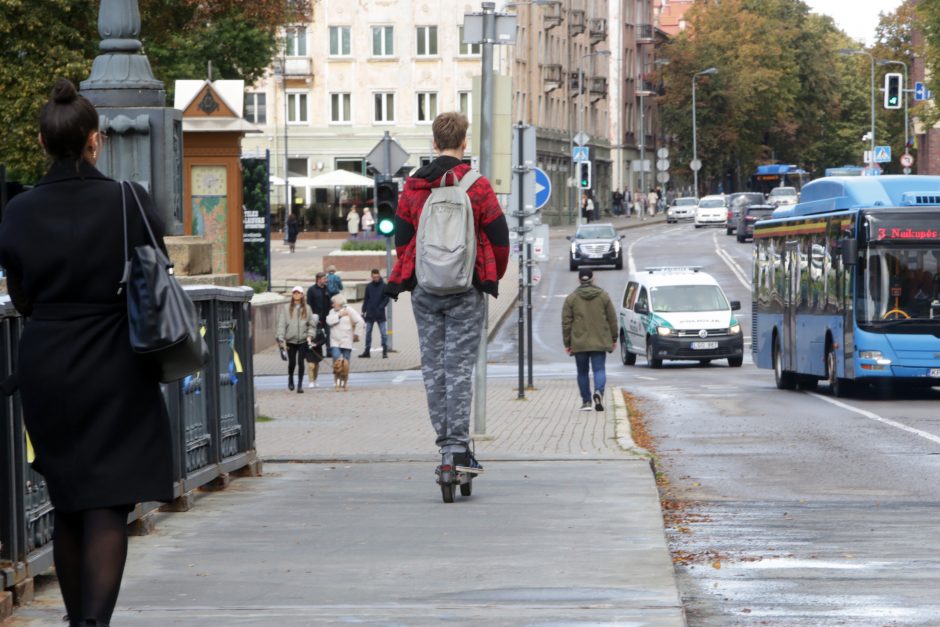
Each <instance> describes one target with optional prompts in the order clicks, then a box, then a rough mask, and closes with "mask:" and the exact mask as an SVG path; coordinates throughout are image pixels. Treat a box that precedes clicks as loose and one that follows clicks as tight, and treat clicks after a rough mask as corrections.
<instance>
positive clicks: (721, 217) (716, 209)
mask: <svg viewBox="0 0 940 627" xmlns="http://www.w3.org/2000/svg"><path fill="white" fill-rule="evenodd" d="M727 215H728V208H727V206H726V205H725V197H724V196H723V195H721V194H716V195H713V196H705V197H704V198H702V199H701V200H699V201H698V205H697V206H696V207H695V218H694V220H693V222H694V223H695V228H697V229H698V228H701V227H703V226H709V225H711V226H723V225H724V223H725V219H726V218H727Z"/></svg>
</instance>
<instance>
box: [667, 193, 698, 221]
mask: <svg viewBox="0 0 940 627" xmlns="http://www.w3.org/2000/svg"><path fill="white" fill-rule="evenodd" d="M697 206H698V198H691V197H685V198H676V199H675V200H674V201H672V204H671V205H669V208H668V209H666V222H668V223H669V224H673V223H675V222H678V221H679V220H692V219H694V218H695V208H696V207H697Z"/></svg>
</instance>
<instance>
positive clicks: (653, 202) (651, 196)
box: [646, 189, 659, 216]
mask: <svg viewBox="0 0 940 627" xmlns="http://www.w3.org/2000/svg"><path fill="white" fill-rule="evenodd" d="M658 203H659V194H657V193H656V190H655V189H651V190H650V191H649V193H648V194H647V195H646V204H647V206H648V208H649V214H650V215H651V216H653V215H656V207H657V205H658Z"/></svg>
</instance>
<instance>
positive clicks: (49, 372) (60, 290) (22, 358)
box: [0, 79, 173, 627]
mask: <svg viewBox="0 0 940 627" xmlns="http://www.w3.org/2000/svg"><path fill="white" fill-rule="evenodd" d="M98 120H99V118H98V112H97V111H96V110H95V108H94V106H93V105H92V104H91V103H90V102H89V101H88V100H86V99H85V98H84V97H82V96H80V95H79V94H78V92H77V91H76V89H75V86H74V85H73V84H72V83H71V82H70V81H68V80H65V79H59V80H58V81H57V82H56V83H55V87H54V88H53V90H52V96H51V98H50V99H49V101H48V102H46V103H45V104H44V105H43V107H42V109H41V111H40V114H39V143H40V144H41V145H42V147H43V148H44V149H45V152H46V154H47V155H48V157H49V159H50V162H51V165H50V166H49V170H48V171H47V173H46V175H45V176H44V177H43V178H42V179H41V180H40V181H39V183H38V184H37V185H36V186H35V188H33V189H32V190H30V191H27V192H24V193H22V194H19V195H18V196H17V197H16V198H14V199H13V200H11V201H10V203H9V204H8V205H7V207H6V209H5V211H4V215H3V222H2V224H0V265H2V266H3V268H4V269H5V270H6V272H7V282H8V288H9V294H10V297H11V298H12V300H13V304H14V306H15V307H16V309H17V310H18V311H19V312H20V313H21V314H23V315H24V316H28V317H29V322H28V324H26V326H25V327H24V330H23V333H22V337H21V339H20V343H19V358H18V360H17V361H16V366H17V372H16V374H15V379H13V381H16V382H17V383H18V386H19V393H20V400H21V402H22V407H23V417H24V421H25V424H26V429H27V430H28V432H29V435H30V438H31V440H32V443H33V447H34V450H35V459H34V461H33V462H32V466H33V468H34V469H35V470H36V471H38V472H40V473H42V475H43V478H44V481H45V485H46V486H47V487H48V490H49V496H50V498H51V500H52V506H53V507H54V508H55V513H54V531H53V561H54V563H55V568H56V575H57V579H58V583H59V589H60V590H61V592H62V597H63V599H64V601H65V610H66V612H67V613H68V616H67V617H66V619H67V620H68V624H69V625H70V626H73V627H74V626H79V625H98V626H102V625H105V626H106V625H107V624H108V623H110V621H111V615H112V613H113V612H114V606H115V604H116V603H117V599H118V593H119V592H120V588H121V579H122V577H123V572H124V564H125V561H126V559H127V515H128V512H130V511H131V510H132V509H133V508H134V505H135V504H136V503H142V502H145V501H170V500H172V499H173V445H172V442H173V438H172V435H171V433H170V421H169V416H168V414H167V409H166V405H165V403H164V399H163V395H162V394H161V392H160V381H159V379H158V371H157V369H155V368H154V366H153V363H152V362H150V361H149V360H148V359H146V358H145V357H142V356H140V355H138V354H137V353H135V352H134V351H133V350H132V349H131V344H130V339H129V330H128V315H127V298H126V292H124V291H121V290H119V289H118V288H119V286H120V284H121V276H122V272H123V270H124V264H123V263H121V259H122V257H125V256H126V255H125V250H126V249H125V245H129V246H130V249H131V250H133V249H134V248H135V247H137V246H144V245H150V237H148V235H147V231H146V226H145V224H144V221H143V219H142V217H141V216H140V213H139V212H138V211H137V210H136V209H132V208H129V210H128V211H127V217H126V219H127V227H126V228H127V231H126V233H127V242H126V243H125V239H124V237H125V230H124V229H125V226H124V220H125V218H124V212H123V202H122V191H123V190H122V186H121V185H119V184H118V183H117V182H116V181H114V180H112V179H110V178H108V177H107V176H105V175H104V174H102V173H101V172H99V171H98V169H97V168H96V167H95V164H96V163H97V160H98V155H99V151H100V150H101V149H102V146H103V144H104V141H105V135H104V133H103V132H102V131H100V130H99V127H98ZM137 165H139V164H137ZM132 185H134V190H135V192H136V194H137V196H138V197H139V198H140V200H141V204H142V206H143V210H144V212H145V213H146V216H147V221H148V222H149V223H150V228H151V229H152V231H153V235H154V237H155V239H156V245H157V246H158V247H159V248H160V249H161V250H162V251H163V253H164V254H166V247H165V246H164V244H163V235H164V232H165V231H164V225H163V218H162V216H161V214H160V213H159V212H158V211H157V209H156V207H155V206H154V203H153V200H152V199H151V197H150V195H149V194H148V193H147V191H146V190H145V189H144V188H143V187H142V186H140V185H138V184H136V183H132ZM129 195H130V194H128V196H129ZM132 202H133V201H132ZM131 206H133V205H131Z"/></svg>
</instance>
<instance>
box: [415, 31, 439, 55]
mask: <svg viewBox="0 0 940 627" xmlns="http://www.w3.org/2000/svg"><path fill="white" fill-rule="evenodd" d="M417 40H418V56H419V57H434V56H437V26H419V27H418V31H417Z"/></svg>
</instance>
